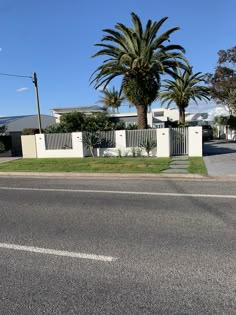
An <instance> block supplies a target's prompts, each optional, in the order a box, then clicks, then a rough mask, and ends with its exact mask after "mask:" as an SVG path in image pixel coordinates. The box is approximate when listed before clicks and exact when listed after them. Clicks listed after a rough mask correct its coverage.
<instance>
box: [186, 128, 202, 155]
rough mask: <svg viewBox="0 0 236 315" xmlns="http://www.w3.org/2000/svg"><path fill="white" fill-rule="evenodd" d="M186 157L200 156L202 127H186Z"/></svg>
mask: <svg viewBox="0 0 236 315" xmlns="http://www.w3.org/2000/svg"><path fill="white" fill-rule="evenodd" d="M188 131H189V133H188V155H189V156H202V127H201V126H199V127H188Z"/></svg>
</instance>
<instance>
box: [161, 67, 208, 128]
mask: <svg viewBox="0 0 236 315" xmlns="http://www.w3.org/2000/svg"><path fill="white" fill-rule="evenodd" d="M164 82H165V83H164V84H163V90H162V91H161V92H160V93H159V97H158V98H159V99H160V100H161V101H162V102H161V105H163V104H166V108H169V107H170V105H172V103H175V105H176V106H177V107H178V109H179V123H180V124H184V123H185V109H186V107H188V105H189V102H190V100H192V101H194V102H195V103H196V104H197V100H209V99H210V96H209V88H208V87H206V86H204V85H199V84H200V83H204V82H205V81H204V75H202V74H201V72H197V73H195V74H194V73H192V68H191V67H189V68H188V69H185V70H181V69H177V70H176V71H175V74H174V75H173V79H172V80H168V79H165V80H164Z"/></svg>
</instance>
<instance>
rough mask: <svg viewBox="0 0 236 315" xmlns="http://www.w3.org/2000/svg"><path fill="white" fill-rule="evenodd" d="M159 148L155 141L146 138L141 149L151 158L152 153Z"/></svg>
mask: <svg viewBox="0 0 236 315" xmlns="http://www.w3.org/2000/svg"><path fill="white" fill-rule="evenodd" d="M156 146H157V143H156V141H155V140H154V139H150V138H146V139H145V140H144V141H143V142H142V143H141V144H140V147H141V148H143V149H144V150H145V151H146V152H147V155H148V156H150V152H151V151H152V149H154V148H155V147H156Z"/></svg>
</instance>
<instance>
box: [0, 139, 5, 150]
mask: <svg viewBox="0 0 236 315" xmlns="http://www.w3.org/2000/svg"><path fill="white" fill-rule="evenodd" d="M4 151H5V145H4V143H3V142H2V141H0V153H3V152H4Z"/></svg>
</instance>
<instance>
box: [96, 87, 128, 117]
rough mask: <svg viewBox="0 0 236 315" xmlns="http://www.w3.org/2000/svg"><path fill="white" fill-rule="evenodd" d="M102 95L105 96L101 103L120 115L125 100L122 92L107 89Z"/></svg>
mask: <svg viewBox="0 0 236 315" xmlns="http://www.w3.org/2000/svg"><path fill="white" fill-rule="evenodd" d="M102 93H103V96H102V97H101V99H100V100H99V102H100V103H102V104H103V105H104V107H105V108H106V109H111V111H112V112H113V113H115V111H117V113H119V107H120V106H121V104H122V102H123V101H124V99H125V97H124V96H122V95H121V92H118V91H116V90H115V88H114V87H113V88H112V90H109V89H105V90H103V91H102Z"/></svg>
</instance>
